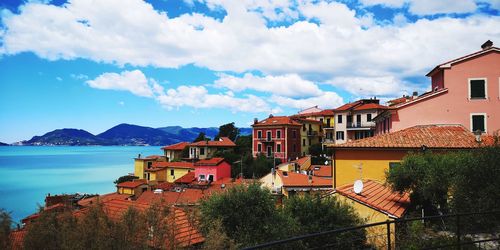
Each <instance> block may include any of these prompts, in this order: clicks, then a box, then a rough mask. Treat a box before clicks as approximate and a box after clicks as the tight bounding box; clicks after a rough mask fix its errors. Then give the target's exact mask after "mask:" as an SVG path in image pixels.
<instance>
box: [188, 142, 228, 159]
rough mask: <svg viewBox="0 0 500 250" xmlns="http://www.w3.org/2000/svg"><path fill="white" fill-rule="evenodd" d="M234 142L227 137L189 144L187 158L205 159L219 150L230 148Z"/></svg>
mask: <svg viewBox="0 0 500 250" xmlns="http://www.w3.org/2000/svg"><path fill="white" fill-rule="evenodd" d="M234 147H236V144H235V143H234V142H233V141H231V139H229V138H228V137H221V138H219V140H214V141H199V142H193V143H191V144H189V159H207V158H211V157H213V155H214V153H215V152H217V151H219V150H232V149H233V148H234Z"/></svg>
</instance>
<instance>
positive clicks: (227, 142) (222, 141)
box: [189, 137, 236, 147]
mask: <svg viewBox="0 0 500 250" xmlns="http://www.w3.org/2000/svg"><path fill="white" fill-rule="evenodd" d="M189 146H194V147H195V146H204V147H236V144H235V143H234V142H233V141H231V139H229V138H228V137H221V138H219V140H215V141H199V142H193V143H191V144H189Z"/></svg>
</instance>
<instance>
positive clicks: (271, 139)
mask: <svg viewBox="0 0 500 250" xmlns="http://www.w3.org/2000/svg"><path fill="white" fill-rule="evenodd" d="M257 140H259V141H261V142H274V140H276V138H273V137H260V138H257Z"/></svg>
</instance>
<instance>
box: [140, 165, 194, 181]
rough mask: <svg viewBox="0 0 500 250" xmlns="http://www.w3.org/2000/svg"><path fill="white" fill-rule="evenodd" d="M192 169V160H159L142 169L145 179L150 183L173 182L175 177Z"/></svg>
mask: <svg viewBox="0 0 500 250" xmlns="http://www.w3.org/2000/svg"><path fill="white" fill-rule="evenodd" d="M191 171H194V164H193V162H185V161H178V162H166V161H159V162H153V165H152V167H151V168H148V169H146V170H144V172H145V173H146V180H148V181H149V183H150V184H152V183H153V182H156V183H158V182H165V181H166V182H169V183H173V182H174V181H175V180H176V179H178V178H180V177H182V176H184V175H185V174H187V173H189V172H191Z"/></svg>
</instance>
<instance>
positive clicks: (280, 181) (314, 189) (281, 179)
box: [259, 170, 332, 197]
mask: <svg viewBox="0 0 500 250" xmlns="http://www.w3.org/2000/svg"><path fill="white" fill-rule="evenodd" d="M259 181H260V182H261V183H262V184H261V186H262V187H265V188H267V189H269V190H271V193H273V194H277V195H284V196H285V197H289V196H291V195H295V194H299V195H300V194H313V193H321V192H328V191H331V190H332V180H329V179H323V178H320V177H316V176H312V175H307V174H301V173H295V172H293V171H283V170H274V171H272V172H271V173H269V174H267V175H266V176H264V177H262V178H261V179H260V180H259Z"/></svg>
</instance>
